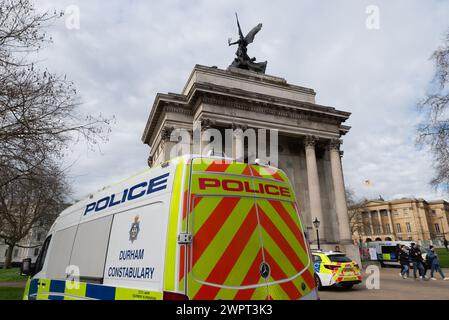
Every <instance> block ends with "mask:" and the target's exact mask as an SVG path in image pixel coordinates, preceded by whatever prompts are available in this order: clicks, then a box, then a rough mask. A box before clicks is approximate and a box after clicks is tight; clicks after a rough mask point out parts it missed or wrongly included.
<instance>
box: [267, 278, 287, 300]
mask: <svg viewBox="0 0 449 320" xmlns="http://www.w3.org/2000/svg"><path fill="white" fill-rule="evenodd" d="M267 281H268V282H273V281H274V279H273V278H272V277H269V278H268V279H267ZM268 293H269V295H270V296H271V298H272V299H274V300H290V297H289V296H288V294H287V292H285V291H284V289H282V287H281V285H279V284H271V285H269V286H268Z"/></svg>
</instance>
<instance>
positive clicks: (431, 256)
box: [426, 246, 449, 280]
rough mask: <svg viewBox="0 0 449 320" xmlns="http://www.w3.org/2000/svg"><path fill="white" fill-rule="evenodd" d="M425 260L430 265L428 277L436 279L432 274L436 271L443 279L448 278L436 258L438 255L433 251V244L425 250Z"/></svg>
mask: <svg viewBox="0 0 449 320" xmlns="http://www.w3.org/2000/svg"><path fill="white" fill-rule="evenodd" d="M426 259H427V260H429V263H430V265H431V269H430V279H432V280H436V278H435V277H434V276H433V274H434V272H435V271H437V272H438V273H439V274H440V275H441V278H443V280H449V278H447V277H446V276H445V275H444V273H443V270H441V266H440V261H439V259H438V255H437V254H436V252H435V248H434V247H433V246H430V247H429V250H428V251H427V257H426Z"/></svg>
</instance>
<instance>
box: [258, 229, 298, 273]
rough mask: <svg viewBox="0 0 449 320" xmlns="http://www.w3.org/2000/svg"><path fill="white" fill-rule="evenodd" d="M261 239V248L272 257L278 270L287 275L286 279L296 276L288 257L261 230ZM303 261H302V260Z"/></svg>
mask: <svg viewBox="0 0 449 320" xmlns="http://www.w3.org/2000/svg"><path fill="white" fill-rule="evenodd" d="M262 238H263V248H264V250H265V251H267V252H268V253H269V254H270V255H271V256H272V257H273V260H274V261H276V263H277V264H278V266H279V268H281V270H282V271H283V272H284V273H285V274H286V275H287V277H288V278H290V277H293V276H294V275H295V274H297V272H296V270H295V267H294V266H293V264H292V263H291V262H290V260H289V259H288V257H287V256H286V255H285V254H284V252H283V251H282V250H281V249H280V248H279V247H278V245H277V243H276V242H274V240H273V239H272V238H271V237H270V235H269V234H268V233H267V232H266V231H265V230H263V229H262ZM302 261H303V260H302ZM279 280H285V279H277V280H274V281H279Z"/></svg>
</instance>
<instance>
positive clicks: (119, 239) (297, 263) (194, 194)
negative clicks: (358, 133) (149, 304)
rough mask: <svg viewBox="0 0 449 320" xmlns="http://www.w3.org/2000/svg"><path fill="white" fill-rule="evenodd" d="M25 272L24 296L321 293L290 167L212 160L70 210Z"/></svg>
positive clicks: (136, 179)
mask: <svg viewBox="0 0 449 320" xmlns="http://www.w3.org/2000/svg"><path fill="white" fill-rule="evenodd" d="M261 235H262V236H261ZM23 269H26V268H23ZM23 272H25V273H26V274H29V275H31V276H32V277H31V278H30V279H29V281H28V283H27V286H26V289H25V293H24V299H39V300H41V299H50V300H67V299H77V300H78V299H106V300H119V299H127V300H129V299H147V300H153V299H154V300H160V299H258V300H261V299H316V298H317V294H316V289H315V282H314V278H313V273H314V270H313V264H312V263H311V255H310V250H309V247H308V244H307V242H306V241H305V237H304V233H303V227H302V224H301V220H300V216H299V213H298V210H297V205H296V200H295V196H294V192H293V189H292V187H291V185H290V182H289V181H288V179H287V177H286V176H285V174H284V173H283V172H282V171H280V170H278V169H276V168H273V167H269V166H260V165H248V164H244V163H238V162H235V161H233V160H232V159H225V158H216V157H207V158H204V157H195V156H184V157H180V158H177V159H174V160H172V161H169V162H166V163H164V164H162V165H160V166H157V167H154V168H151V169H149V170H146V171H144V172H142V173H140V174H137V175H135V176H133V177H131V178H129V179H127V180H125V181H123V182H121V183H118V184H116V185H113V186H111V187H108V188H104V189H103V190H101V191H99V192H97V193H95V194H93V195H91V196H89V197H87V198H86V199H84V200H82V201H80V202H78V203H76V204H75V205H73V206H71V207H69V208H67V209H66V210H64V211H63V212H62V213H61V214H60V216H59V217H58V218H57V219H56V221H55V223H54V224H53V226H52V227H51V229H50V231H49V233H48V236H47V238H46V240H45V242H44V244H43V247H42V249H41V252H40V254H39V256H38V259H37V261H36V266H35V269H34V270H32V269H31V268H29V269H28V270H23Z"/></svg>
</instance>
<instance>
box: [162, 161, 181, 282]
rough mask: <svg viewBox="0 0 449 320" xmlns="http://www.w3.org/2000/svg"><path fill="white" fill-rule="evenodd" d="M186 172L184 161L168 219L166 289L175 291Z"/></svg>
mask: <svg viewBox="0 0 449 320" xmlns="http://www.w3.org/2000/svg"><path fill="white" fill-rule="evenodd" d="M183 174H184V164H183V162H181V161H180V162H179V163H178V167H177V168H176V173H175V179H174V181H173V192H172V196H171V203H170V216H169V221H168V232H167V244H166V252H165V270H164V290H166V291H175V290H176V288H175V277H176V274H175V273H176V272H175V270H176V246H177V233H178V219H179V214H180V212H179V207H180V203H181V201H182V197H181V191H182V190H181V189H182V176H183Z"/></svg>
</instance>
